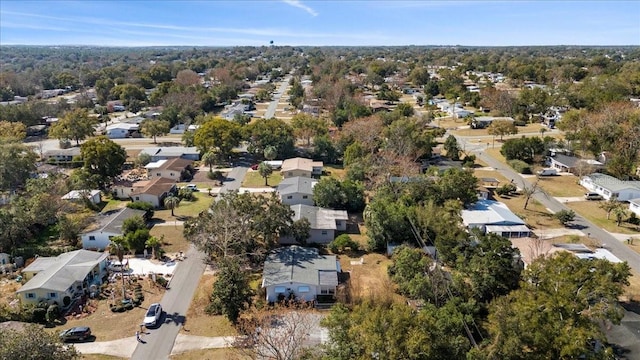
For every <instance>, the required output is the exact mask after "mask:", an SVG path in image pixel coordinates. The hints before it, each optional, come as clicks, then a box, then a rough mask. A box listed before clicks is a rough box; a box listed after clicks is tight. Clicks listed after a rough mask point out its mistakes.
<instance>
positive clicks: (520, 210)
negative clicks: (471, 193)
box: [496, 195, 562, 229]
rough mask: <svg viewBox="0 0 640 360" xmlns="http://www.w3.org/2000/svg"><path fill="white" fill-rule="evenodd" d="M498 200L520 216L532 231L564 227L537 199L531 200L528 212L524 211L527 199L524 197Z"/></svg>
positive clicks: (498, 198) (499, 198)
mask: <svg viewBox="0 0 640 360" xmlns="http://www.w3.org/2000/svg"><path fill="white" fill-rule="evenodd" d="M496 200H498V201H500V202H503V203H505V204H506V205H507V206H508V207H509V209H510V210H511V211H512V212H513V213H514V214H516V215H518V217H520V218H521V219H522V220H524V221H525V222H526V223H527V224H528V225H529V226H530V227H531V228H532V229H556V228H560V227H562V224H560V222H559V221H558V220H556V219H555V218H554V217H553V214H551V213H550V212H549V211H548V210H547V208H546V207H544V206H543V205H542V204H540V203H539V202H538V201H536V200H535V199H531V200H529V204H528V206H527V209H526V210H525V209H524V202H525V200H526V199H525V197H524V196H523V195H519V196H512V197H506V198H503V197H497V198H496Z"/></svg>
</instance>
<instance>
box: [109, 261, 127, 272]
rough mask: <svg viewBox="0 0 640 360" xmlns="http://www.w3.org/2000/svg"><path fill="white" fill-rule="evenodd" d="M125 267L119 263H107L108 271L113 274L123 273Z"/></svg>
mask: <svg viewBox="0 0 640 360" xmlns="http://www.w3.org/2000/svg"><path fill="white" fill-rule="evenodd" d="M125 267H126V265H125V264H123V263H121V262H120V261H111V262H110V263H109V270H111V271H114V272H123V271H124V270H125Z"/></svg>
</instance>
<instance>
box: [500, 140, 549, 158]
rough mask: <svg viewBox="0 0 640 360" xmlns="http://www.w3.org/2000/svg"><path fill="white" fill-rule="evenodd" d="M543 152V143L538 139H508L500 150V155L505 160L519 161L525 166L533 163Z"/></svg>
mask: <svg viewBox="0 0 640 360" xmlns="http://www.w3.org/2000/svg"><path fill="white" fill-rule="evenodd" d="M544 151H545V146H544V142H543V141H542V140H540V138H539V137H522V138H520V139H508V140H507V141H505V142H504V144H502V148H500V153H501V154H502V155H504V157H505V158H506V159H507V160H521V161H524V162H526V163H527V164H531V163H533V162H534V160H535V159H536V158H538V157H539V156H540V155H542V154H544Z"/></svg>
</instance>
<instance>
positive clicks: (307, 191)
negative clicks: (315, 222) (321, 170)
mask: <svg viewBox="0 0 640 360" xmlns="http://www.w3.org/2000/svg"><path fill="white" fill-rule="evenodd" d="M317 183H318V180H316V179H312V178H308V177H301V176H296V177H292V178H288V179H284V180H282V182H280V184H278V188H277V189H276V193H277V194H278V197H279V198H280V201H281V202H282V203H283V204H286V205H297V204H302V205H309V206H313V205H314V201H313V187H314V186H315V185H316V184H317Z"/></svg>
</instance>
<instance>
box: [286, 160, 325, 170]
mask: <svg viewBox="0 0 640 360" xmlns="http://www.w3.org/2000/svg"><path fill="white" fill-rule="evenodd" d="M322 166H323V164H322V161H313V160H311V159H305V158H301V157H296V158H292V159H287V160H284V161H283V162H282V171H291V170H307V171H313V168H314V167H322Z"/></svg>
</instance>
